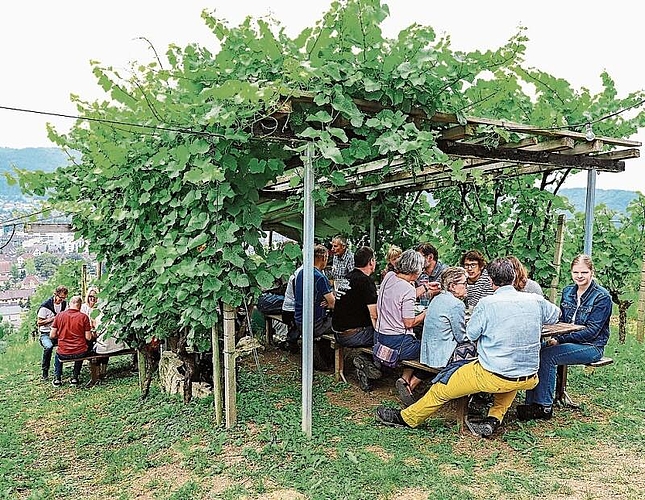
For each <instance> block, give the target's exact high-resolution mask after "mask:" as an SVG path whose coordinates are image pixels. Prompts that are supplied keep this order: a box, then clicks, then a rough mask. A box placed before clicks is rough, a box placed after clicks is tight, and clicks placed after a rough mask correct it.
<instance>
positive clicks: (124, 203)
mask: <svg viewBox="0 0 645 500" xmlns="http://www.w3.org/2000/svg"><path fill="white" fill-rule="evenodd" d="M388 15H389V11H388V8H387V6H386V5H385V4H382V3H381V2H380V1H379V0H346V1H339V2H334V3H332V6H331V8H330V10H329V11H328V12H327V13H326V14H325V15H324V17H323V18H322V19H321V20H319V21H318V22H317V23H316V24H315V26H313V27H310V28H307V29H305V30H304V31H303V32H302V33H300V34H299V35H298V36H296V37H295V38H290V37H288V36H287V35H286V34H285V31H284V29H283V28H282V26H281V25H280V23H279V22H276V21H275V20H273V19H252V18H250V17H249V18H247V19H246V20H245V21H244V22H242V23H241V24H240V25H239V26H236V27H230V26H229V25H228V23H227V22H226V21H224V20H221V19H218V18H216V17H214V15H213V14H210V13H208V12H206V11H205V12H204V13H203V14H202V17H203V19H204V22H205V23H206V24H207V25H208V26H209V27H210V28H211V30H212V32H213V34H214V36H215V38H216V40H215V41H214V44H213V46H214V47H216V48H217V50H214V49H211V48H207V47H200V46H197V45H195V44H190V45H188V46H186V47H183V48H182V47H178V46H175V45H172V46H170V47H169V48H168V50H167V51H166V53H165V58H163V60H162V58H161V57H157V58H155V59H153V60H152V61H149V62H147V63H133V64H132V67H131V68H130V71H129V72H127V73H126V72H124V71H121V70H116V69H115V68H112V67H110V66H103V65H101V64H99V63H95V64H94V68H93V71H94V74H95V76H96V78H97V82H98V84H99V85H100V86H101V87H102V88H103V89H104V90H105V92H106V93H107V94H108V96H109V98H108V99H107V100H105V101H96V102H87V101H84V100H82V99H81V98H80V97H78V96H74V97H73V100H74V102H75V103H76V105H77V107H78V111H79V114H80V115H81V116H82V119H81V120H79V121H78V122H77V124H76V126H75V127H73V129H72V130H71V132H70V133H69V134H67V135H62V134H58V133H56V132H55V131H54V130H50V137H51V138H52V139H53V140H54V141H55V142H56V143H57V144H58V145H60V146H62V147H63V148H66V149H68V150H73V151H78V152H79V153H80V158H79V159H78V160H74V162H73V163H72V164H70V166H69V167H67V168H64V169H62V170H60V171H59V172H58V173H57V175H56V176H51V175H45V174H28V173H23V175H22V179H21V183H22V185H23V188H24V189H25V190H27V191H30V192H32V193H36V194H41V195H42V194H48V195H49V197H50V198H49V199H50V203H51V205H53V206H54V207H57V208H59V209H62V210H64V211H66V212H68V213H72V214H74V225H75V228H76V230H77V233H78V234H79V236H82V237H83V238H85V239H87V240H88V241H89V242H90V249H91V250H92V251H93V252H95V253H96V255H97V256H98V258H99V259H102V260H104V261H105V263H106V265H107V268H108V273H106V275H105V278H104V282H103V283H102V287H103V298H104V300H103V303H105V304H106V305H105V307H104V311H105V314H106V319H111V320H112V324H113V325H114V327H115V328H116V329H119V330H123V329H126V330H124V331H127V335H128V336H129V337H130V340H131V341H132V340H133V339H135V340H136V341H137V342H143V341H144V340H145V339H149V338H150V337H151V336H153V335H154V336H157V337H160V338H164V337H167V336H169V335H173V334H175V333H176V332H177V330H178V329H180V328H186V329H188V331H189V334H190V335H189V337H190V339H191V340H192V342H193V343H194V344H196V345H206V344H208V341H209V338H210V332H209V329H210V327H211V326H212V325H214V324H216V322H217V321H218V320H219V316H220V312H219V311H220V304H221V303H227V304H230V305H233V306H239V305H240V304H242V302H243V301H244V300H248V299H250V298H251V297H252V296H253V295H256V294H257V293H258V290H259V289H262V288H267V287H269V286H271V285H272V284H273V282H274V280H275V279H276V278H279V277H283V276H285V275H287V274H288V273H289V272H291V270H292V269H293V267H294V265H295V260H296V259H297V258H298V257H299V256H300V250H299V249H298V247H297V246H295V245H291V246H290V245H287V246H285V247H284V248H281V249H279V250H268V249H265V248H264V247H263V245H262V244H261V242H260V237H261V235H262V234H263V232H262V227H263V226H262V224H263V217H264V212H263V206H264V205H263V204H262V203H260V202H261V201H262V194H261V189H262V188H263V187H264V186H265V185H266V184H267V183H268V182H273V181H275V180H276V179H278V178H279V177H280V176H282V175H283V174H284V173H285V172H287V171H288V172H295V173H296V175H295V176H293V177H292V182H295V183H297V182H298V181H299V178H300V177H299V175H300V176H301V173H302V171H301V168H302V157H301V156H302V154H303V151H304V148H305V145H306V144H307V143H311V144H313V146H314V148H315V158H314V164H315V168H316V174H317V177H318V178H325V179H327V180H328V181H329V182H331V184H332V185H343V184H344V183H345V182H346V181H345V177H346V176H347V175H349V174H351V173H353V172H354V171H355V169H356V166H357V165H358V164H360V163H363V162H366V161H370V160H373V159H376V158H383V157H384V158H390V159H392V158H395V157H398V158H403V160H404V162H405V164H406V165H409V168H411V169H417V168H419V167H420V166H422V165H427V164H431V163H444V164H448V165H450V166H451V169H452V171H453V176H454V178H455V179H457V180H458V179H460V178H461V177H460V176H462V172H461V169H462V166H463V165H462V163H461V162H459V161H456V162H455V161H452V160H450V159H449V158H448V157H447V156H446V155H445V154H444V153H443V152H442V151H441V150H440V149H439V148H438V147H437V143H436V131H433V129H432V127H431V124H430V122H429V121H428V120H425V119H424V118H423V115H419V114H417V115H414V116H412V115H411V114H410V113H411V112H412V111H413V110H415V109H417V110H421V111H422V112H423V113H424V114H425V116H431V115H432V114H434V112H435V111H437V110H440V111H444V112H452V113H456V114H457V115H458V116H461V117H463V116H465V114H467V113H468V114H479V115H482V116H490V117H496V118H500V117H503V118H511V119H522V120H524V121H529V122H531V123H535V124H539V125H568V124H571V123H572V122H576V121H577V120H578V119H579V118H580V116H581V114H582V113H583V112H585V111H587V110H588V109H592V111H593V112H594V113H596V112H597V113H601V112H605V111H606V110H609V109H611V108H612V106H615V105H617V104H616V103H617V101H615V100H614V99H613V96H610V95H609V94H610V93H611V90H612V89H613V82H612V81H611V80H610V79H609V77H608V76H606V75H605V76H604V78H605V83H606V91H605V92H604V93H603V94H602V95H601V96H599V97H595V98H594V97H592V96H590V95H589V94H588V92H583V93H582V94H577V93H575V92H574V91H572V90H571V89H569V88H568V86H567V84H566V82H563V81H560V80H556V79H554V78H552V77H550V76H549V75H546V74H543V73H540V72H538V71H535V70H531V71H526V70H523V69H522V68H521V63H522V60H523V54H524V50H525V45H524V44H525V42H526V41H527V38H526V37H525V35H524V33H523V30H520V31H519V32H518V34H517V35H516V36H514V37H513V38H512V39H511V40H509V42H508V43H507V44H506V45H504V46H502V47H500V48H499V49H497V50H492V51H486V52H480V51H474V52H471V53H462V52H453V51H452V49H451V47H450V40H449V38H447V37H444V38H441V37H440V38H437V36H436V34H435V32H434V30H433V29H432V28H431V27H428V26H419V25H412V26H410V27H408V28H406V29H404V30H403V31H401V32H400V33H399V34H398V37H396V38H394V39H388V38H386V37H384V36H383V33H382V30H381V25H382V22H383V21H384V20H385V19H386V18H387V16H388ZM527 81H528V82H530V83H531V84H533V85H534V89H535V91H534V92H529V93H527V91H526V90H525V88H526V85H524V84H523V82H527ZM635 99H636V97H635V96H630V97H629V98H628V99H627V101H629V102H631V101H633V100H635ZM361 100H364V101H369V102H372V103H378V104H379V107H378V108H377V109H369V107H368V108H366V107H362V106H359V105H357V103H360V102H361ZM281 114H282V115H287V116H288V118H287V119H286V120H282V121H280V120H278V119H277V118H276V117H279V116H281ZM613 121H614V122H615V123H614V124H613V125H621V124H622V127H621V126H617V127H616V129H615V132H616V133H620V134H621V135H628V133H629V132H633V130H634V129H635V124H634V123H633V122H629V123H627V121H625V122H621V118H620V117H617V118H616V119H615V120H613ZM618 122H621V123H620V124H619V123H618ZM608 129H609V125H608ZM608 131H609V130H608ZM598 132H605V130H600V126H599V129H598ZM507 136H509V134H507V133H505V132H504V131H502V130H495V129H491V130H490V131H489V134H488V140H489V141H491V143H494V142H496V141H497V142H498V141H499V140H501V139H512V137H507ZM387 172H388V167H387V166H386V167H384V168H383V169H382V171H381V172H377V173H375V174H372V175H383V174H384V173H387ZM529 185H531V181H524V185H523V186H518V187H512V186H510V184H509V186H504V189H503V190H502V192H501V193H499V192H498V191H494V192H493V191H490V187H489V186H485V185H483V186H482V187H480V188H479V189H481V190H486V189H488V190H489V191H487V192H486V193H483V192H482V194H481V196H480V200H479V201H480V202H481V203H478V205H479V206H478V207H476V208H477V209H478V210H480V212H479V213H474V212H473V213H472V214H469V216H468V217H465V218H464V217H463V213H462V212H459V211H458V210H457V207H455V206H454V205H453V204H452V202H451V198H452V194H453V191H446V196H443V195H442V196H441V197H440V203H439V210H440V212H439V213H440V217H441V218H442V219H444V220H445V226H446V227H447V228H448V229H447V230H446V231H454V232H453V235H455V236H454V237H455V239H456V238H457V236H456V235H463V237H464V238H467V239H469V242H468V244H469V245H472V241H473V240H472V238H473V236H474V234H475V233H476V234H478V235H481V234H489V228H490V225H491V224H500V220H501V219H499V217H502V218H506V219H509V218H512V217H513V216H514V213H515V212H514V210H513V209H512V208H511V207H510V206H505V207H503V210H502V211H500V212H499V213H497V214H492V215H495V216H497V218H495V217H492V216H491V217H490V218H489V219H488V220H487V219H485V218H484V219H481V218H482V216H483V212H482V211H481V207H482V206H483V205H484V204H486V203H488V202H489V201H490V199H491V197H493V196H494V197H495V199H502V198H503V197H504V196H507V197H508V196H512V195H506V194H505V193H506V192H507V191H506V190H511V191H513V190H517V189H520V190H523V189H525V188H526V187H527V186H529ZM530 189H531V188H529V192H527V193H526V196H525V198H526V202H525V204H524V206H523V208H521V209H519V212H520V213H522V214H524V215H523V219H522V221H524V220H526V218H532V219H535V220H538V219H539V218H540V217H542V216H543V215H544V213H543V211H534V210H531V209H530V208H529V207H528V206H526V205H527V204H532V203H534V202H535V198H536V196H538V195H536V193H535V192H533V191H530ZM513 192H514V193H516V191H513ZM466 196H470V195H469V194H468V193H465V194H463V195H462V198H463V197H466ZM500 196H501V198H500ZM538 197H544V198H545V199H547V198H548V197H547V196H546V195H539V196H538ZM315 198H316V201H317V203H318V204H319V205H324V204H327V203H330V202H333V201H334V200H333V199H332V200H330V199H329V192H328V191H327V190H325V189H323V188H322V187H320V186H319V187H318V189H317V190H316V193H315ZM373 198H374V199H375V201H377V202H381V203H382V205H381V207H380V208H383V209H385V210H384V212H386V213H387V212H388V211H391V210H392V209H393V208H394V207H396V206H398V205H400V204H401V203H403V205H406V203H408V202H406V201H405V198H403V199H402V198H400V197H398V198H396V197H391V196H382V197H381V198H379V197H378V196H376V195H375V196H373ZM401 200H403V201H401ZM289 202H290V203H291V204H292V205H293V206H294V208H295V209H296V212H297V211H298V207H299V204H300V203H301V202H302V200H300V199H293V200H289ZM547 202H548V203H552V202H551V200H547ZM399 213H402V212H399ZM471 216H472V217H471ZM478 217H479V218H480V219H481V220H479V221H477V220H476V219H477V218H478ZM458 219H459V220H458ZM362 220H363V222H364V220H365V219H364V218H363V219H362ZM518 220H519V219H518ZM357 222H358V219H357ZM504 223H505V224H506V223H507V222H506V221H504ZM363 227H365V226H363ZM446 234H449V233H446ZM518 234H519V233H518ZM524 235H525V234H524ZM460 237H461V236H460ZM460 244H461V243H460ZM123 335H125V334H124V333H122V334H121V336H123Z"/></svg>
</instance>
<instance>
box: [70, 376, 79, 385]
mask: <svg viewBox="0 0 645 500" xmlns="http://www.w3.org/2000/svg"><path fill="white" fill-rule="evenodd" d="M69 383H70V384H72V385H73V386H77V385H78V377H72V379H71V380H70V381H69Z"/></svg>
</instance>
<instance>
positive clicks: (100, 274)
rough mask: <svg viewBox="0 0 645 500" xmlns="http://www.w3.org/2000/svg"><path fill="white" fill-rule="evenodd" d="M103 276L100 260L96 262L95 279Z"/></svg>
mask: <svg viewBox="0 0 645 500" xmlns="http://www.w3.org/2000/svg"><path fill="white" fill-rule="evenodd" d="M102 276H103V263H102V262H101V261H97V262H96V279H97V280H100V279H101V277H102Z"/></svg>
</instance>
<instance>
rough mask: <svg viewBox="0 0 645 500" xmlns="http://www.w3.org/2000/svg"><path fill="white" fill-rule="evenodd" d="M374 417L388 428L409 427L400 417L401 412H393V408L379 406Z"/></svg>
mask: <svg viewBox="0 0 645 500" xmlns="http://www.w3.org/2000/svg"><path fill="white" fill-rule="evenodd" d="M376 417H377V418H378V419H379V420H380V421H381V423H382V424H384V425H389V426H390V427H407V428H409V427H410V426H409V425H408V424H407V423H406V421H405V420H403V417H401V410H395V409H394V408H388V407H387V406H379V407H378V408H377V409H376Z"/></svg>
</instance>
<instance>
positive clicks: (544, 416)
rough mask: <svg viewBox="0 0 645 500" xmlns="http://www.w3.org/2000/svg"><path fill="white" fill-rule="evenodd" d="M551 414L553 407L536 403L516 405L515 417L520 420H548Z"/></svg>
mask: <svg viewBox="0 0 645 500" xmlns="http://www.w3.org/2000/svg"><path fill="white" fill-rule="evenodd" d="M552 416H553V408H548V407H546V406H542V405H539V404H536V403H532V404H530V405H518V406H517V419H518V420H521V421H522V422H526V421H527V420H538V419H541V420H550V419H551V417H552Z"/></svg>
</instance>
